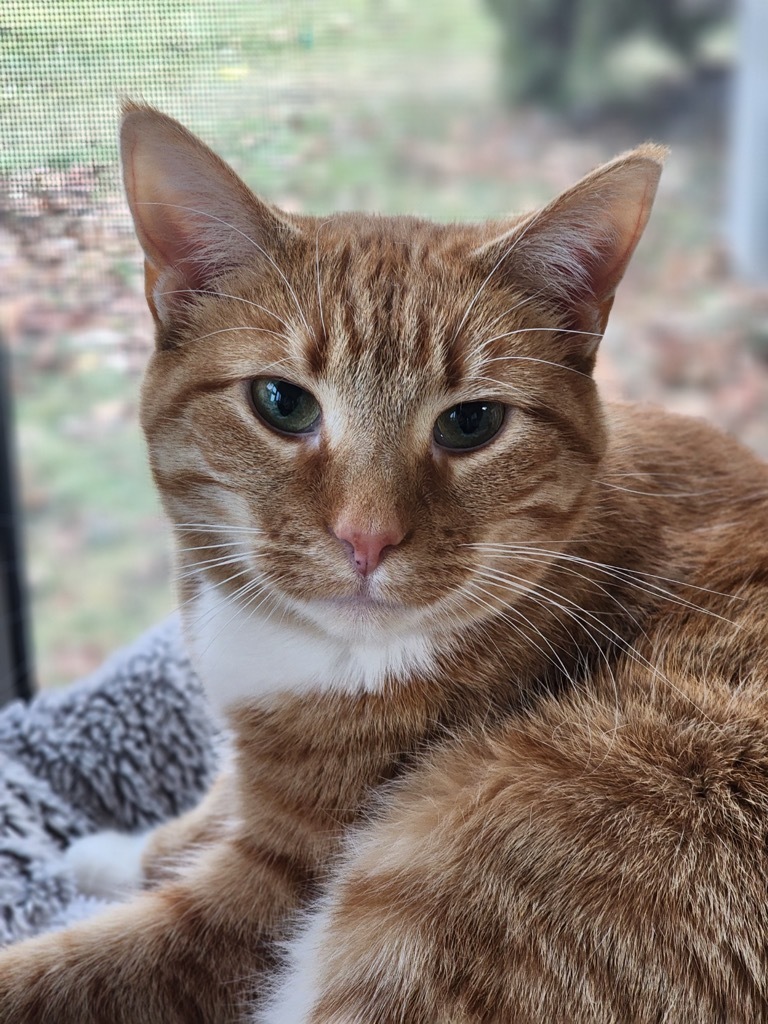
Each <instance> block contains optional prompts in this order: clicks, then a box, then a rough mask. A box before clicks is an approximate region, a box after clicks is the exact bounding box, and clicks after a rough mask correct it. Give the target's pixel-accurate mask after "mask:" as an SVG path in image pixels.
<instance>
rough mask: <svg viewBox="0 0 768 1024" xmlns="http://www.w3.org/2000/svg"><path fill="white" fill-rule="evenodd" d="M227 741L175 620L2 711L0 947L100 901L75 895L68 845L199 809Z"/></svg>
mask: <svg viewBox="0 0 768 1024" xmlns="http://www.w3.org/2000/svg"><path fill="white" fill-rule="evenodd" d="M218 745H219V744H218V737H217V733H216V729H215V725H214V723H213V720H212V718H211V716H210V713H209V712H208V710H207V708H206V704H205V699H204V697H203V694H202V690H201V687H200V683H199V681H198V679H197V677H196V676H195V673H194V672H193V670H192V668H191V666H190V664H189V661H188V659H187V656H186V653H185V651H184V646H183V642H182V638H181V631H180V627H179V624H178V621H177V620H176V619H175V618H173V619H169V620H168V621H167V622H165V623H163V624H162V625H161V626H159V627H157V628H156V629H154V630H152V631H151V632H149V633H147V634H145V635H144V636H143V637H142V638H141V639H140V640H139V641H137V643H135V644H134V645H133V646H131V647H129V648H126V649H125V650H122V651H119V652H118V653H117V654H116V655H114V656H113V657H112V658H111V659H110V660H109V661H108V662H107V663H106V664H105V665H104V666H102V668H101V669H100V670H99V671H97V672H96V673H95V674H94V675H92V676H90V677H89V678H87V679H85V680H82V681H81V682H79V683H76V684H74V685H73V686H71V687H69V688H68V689H66V690H63V691H56V692H51V693H45V694H42V695H40V696H39V697H37V698H36V699H35V700H34V701H32V702H31V703H30V704H25V703H23V702H21V701H17V702H15V703H14V704H11V705H9V706H7V707H5V708H3V709H2V710H1V711H0V910H1V911H2V913H0V944H3V943H7V942H13V941H16V940H17V939H20V938H24V937H26V936H29V935H34V934H36V933H37V932H40V931H45V930H47V929H50V928H54V927H58V926H60V925H62V924H66V923H68V922H70V921H72V920H76V919H78V918H80V917H83V916H86V915H87V914H90V913H93V912H94V911H95V910H97V909H99V907H100V906H101V905H102V904H100V903H99V901H98V900H96V899H94V898H91V897H85V896H82V895H80V894H78V892H77V888H76V885H75V880H74V876H73V874H72V870H71V868H70V867H69V865H68V864H67V862H66V860H65V858H64V850H65V849H66V848H67V846H68V845H69V844H70V843H71V842H72V841H73V840H74V839H76V838H79V837H80V836H85V835H88V834H89V833H92V832H96V831H98V830H100V829H117V830H121V831H126V832H133V831H137V830H141V829H146V828H148V827H150V826H152V825H156V824H158V823H159V822H161V821H163V820H165V819H166V818H169V817H171V816H173V815H176V814H179V813H180V812H182V811H184V810H186V809H187V808H189V807H191V806H192V805H194V804H195V803H196V802H197V800H198V799H199V798H200V796H201V795H202V794H203V793H204V792H205V790H206V788H207V787H208V785H209V784H210V782H211V780H212V776H213V774H214V772H215V768H216V762H217V747H218Z"/></svg>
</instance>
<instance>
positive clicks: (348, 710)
mask: <svg viewBox="0 0 768 1024" xmlns="http://www.w3.org/2000/svg"><path fill="white" fill-rule="evenodd" d="M123 154H124V166H125V175H126V186H127V190H128V195H129V200H130V202H131V206H132V210H133V214H134V219H135V222H136V228H137V233H138V236H139V239H140V241H141V243H142V245H143V247H144V251H145V253H146V258H147V275H146V281H147V297H148V301H149V304H150V307H151V309H152V311H153V314H154V316H155V320H156V323H157V341H158V345H157V351H156V353H155V355H154V357H153V359H152V362H151V365H150V367H149V369H148V372H147V378H146V383H145V388H144V400H143V408H142V422H143V426H144V429H145V432H146V435H147V439H148V444H149V451H150V460H151V464H152V469H153V472H154V475H155V479H156V481H157V483H158V487H159V489H160V493H161V495H162V498H163V501H164V503H165V507H166V509H167V511H168V514H169V516H170V518H171V521H172V522H173V524H174V528H175V531H176V538H177V544H178V560H179V566H180V570H181V575H182V581H183V582H182V588H181V596H182V598H183V599H184V600H185V602H186V604H185V606H184V607H185V609H186V611H185V616H186V621H185V625H186V629H187V636H188V639H189V642H190V646H191V648H192V650H193V652H195V653H196V655H197V658H198V664H199V667H200V668H201V671H202V674H203V676H204V679H205V682H206V685H207V687H208V691H209V693H210V695H211V697H212V699H214V700H216V701H218V702H219V703H220V704H221V705H222V706H223V707H224V710H225V711H226V713H227V714H228V716H229V720H230V724H231V726H232V728H233V731H234V735H235V747H236V758H235V766H234V774H233V775H232V776H231V777H230V779H229V781H228V782H223V783H221V786H220V789H219V790H218V791H217V792H216V793H214V794H213V795H212V796H211V797H210V798H209V801H208V802H207V804H205V805H203V806H202V807H201V808H200V809H198V811H196V812H193V814H192V815H191V816H189V817H187V818H186V819H182V821H181V822H179V823H176V824H174V825H171V826H169V827H168V828H166V829H165V830H162V831H161V832H160V833H158V835H157V836H156V837H155V840H154V842H153V847H152V849H151V850H150V853H149V860H148V864H147V870H148V874H149V875H150V876H152V877H153V879H155V880H157V879H161V881H160V884H159V885H158V887H157V888H155V889H153V890H151V891H148V892H146V893H144V894H142V895H141V896H139V897H138V898H137V899H136V900H135V901H134V902H133V903H131V904H128V905H127V906H125V907H123V908H121V909H119V910H117V911H114V912H112V913H110V914H108V915H106V916H104V917H103V918H101V919H99V920H97V921H92V922H86V923H84V924H82V925H80V926H78V927H76V928H73V929H70V930H69V931H67V932H65V933H63V934H61V935H53V936H44V937H42V938H39V939H37V940H35V941H33V942H30V943H25V944H22V945H20V946H18V947H17V948H14V949H11V950H9V951H7V952H5V953H4V954H3V955H2V957H0V1020H3V1021H5V1020H7V1021H13V1022H14V1024H44V1022H50V1024H89V1022H92V1024H107V1022H108V1024H158V1022H160V1021H162V1022H163V1024H172V1022H178V1024H182V1022H184V1024H191V1022H196V1021H199V1022H210V1024H226V1022H236V1021H245V1020H246V1019H253V1020H263V1021H269V1022H277V1021H283V1022H285V1024H361V1022H365V1024H390V1022H401V1024H448V1022H450V1024H459V1022H466V1024H469V1022H472V1024H480V1022H484V1024H518V1022H519V1024H545V1022H546V1024H549V1022H551V1021H553V1020H568V1021H573V1022H574V1024H582V1022H583V1024H587V1022H599V1024H603V1022H605V1024H608V1022H617V1024H618V1022H621V1024H646V1022H647V1024H650V1022H665V1024H684V1022H689V1021H694V1020H695V1021H697V1022H704V1024H715V1022H720V1021H726V1020H727V1021H735V1022H738V1021H745V1022H746V1021H757V1020H760V1019H768V1002H766V1000H767V999H768V968H766V956H765V945H766V937H767V936H768V921H766V914H768V911H766V910H765V909H764V908H765V905H766V901H765V888H766V881H768V865H767V864H766V853H765V835H764V833H765V827H766V823H767V822H768V784H767V783H766V778H768V731H766V727H765V712H766V707H765V703H766V698H765V696H764V694H765V686H764V681H765V674H766V656H765V649H766V640H768V602H767V601H766V597H765V581H766V579H768V541H767V540H766V539H765V529H764V526H765V515H766V504H767V499H768V473H767V472H766V469H765V467H764V466H763V465H762V464H761V463H759V462H758V461H757V460H756V459H755V458H754V457H753V456H752V455H750V454H749V453H748V452H747V451H746V450H744V449H743V448H741V447H740V446H739V445H738V444H737V443H736V442H734V441H732V440H730V439H728V438H725V437H723V436H722V435H720V434H718V433H717V432H715V431H714V430H712V429H710V428H709V427H707V426H705V425H704V424H701V423H697V422H693V421H689V420H684V419H679V418H676V417H672V416H668V415H666V414H664V413H662V412H660V411H658V410H652V409H644V408H640V407H635V406H625V405H616V406H611V407H607V408H604V407H603V406H602V404H601V402H600V400H599V397H598V395H597V393H596V390H595V387H594V384H593V381H592V378H591V370H592V367H593V364H594V359H595V351H596V347H597V341H598V340H599V335H600V334H601V332H602V331H603V329H604V327H605V321H606V318H607V316H608V312H609V311H610V306H611V303H612V301H613V295H614V292H615V288H616V286H617V284H618V282H619V280H620V279H621V276H622V274H623V272H624V269H625V267H626V264H627V261H628V260H629V258H630V257H631V255H632V252H633V250H634V247H635V245H636V243H637V241H638V239H639V237H640V234H641V233H642V230H643V227H644V225H645V222H646V220H647V217H648V214H649V212H650V206H651V202H652V198H653V193H654V191H655V187H656V182H657V180H658V175H659V171H660V160H661V157H662V155H663V152H662V151H661V150H660V149H659V148H658V147H653V146H644V147H640V148H639V149H637V150H635V151H633V152H631V153H628V154H626V155H625V156H623V157H620V158H618V159H617V160H616V161H613V162H612V163H610V164H607V165H606V166H604V167H603V168H600V169H598V170H597V171H595V172H593V173H592V174H591V175H589V176H588V177H587V178H585V179H584V180H583V181H582V182H580V183H579V184H577V185H576V186H575V187H574V188H573V189H571V190H569V191H568V192H566V193H564V194H563V195H562V196H560V197H558V198H557V199H556V200H555V201H554V202H553V203H551V204H549V205H548V206H547V207H545V208H544V209H543V210H541V211H539V212H538V213H537V214H533V215H530V216H528V217H522V218H513V219H510V220H509V221H508V222H505V223H495V224H482V225H475V226H471V225H464V226H456V225H453V226H440V225H435V224H431V223H428V222H425V221H421V220H418V219H414V218H377V217H371V216H364V215H361V214H340V215H336V216H333V217H330V218H327V219H323V220H318V219H314V218H310V217H304V216H297V215H289V214H286V213H283V212H281V211H278V210H275V209H274V208H272V207H270V206H269V205H268V204H266V203H263V202H261V201H260V200H258V199H256V198H255V197H253V196H252V195H251V193H249V192H248V190H247V189H246V188H245V186H244V185H243V184H242V183H241V182H240V181H239V180H238V179H237V178H236V177H235V176H234V174H233V173H232V171H231V170H230V169H229V168H227V167H226V165H224V164H223V163H222V162H221V161H220V160H219V159H218V158H217V157H215V156H214V155H213V154H212V153H211V152H210V151H209V150H208V149H207V148H206V147H204V146H203V144H202V143H200V142H199V141H198V140H196V139H195V138H194V137H193V136H191V135H190V134H189V133H187V132H186V131H185V129H183V128H182V127H181V126H180V125H178V124H177V123H176V122H173V121H171V120H170V119H169V118H166V117H164V116H163V115H161V114H159V113H157V112H156V111H153V110H151V109H150V108H146V107H141V106H129V107H128V109H127V111H126V117H125V122H124V127H123ZM255 378H269V379H272V380H279V381H288V382H290V383H291V384H293V385H295V386H297V387H299V388H302V389H304V390H305V391H306V392H309V393H310V394H311V395H312V396H314V399H316V400H317V403H319V407H320V409H321V410H322V414H321V419H320V420H318V421H317V423H316V425H315V426H313V427H312V428H311V429H310V430H308V432H307V433H304V434H287V433H282V434H281V433H278V432H276V431H275V430H274V429H272V428H271V427H270V426H269V425H268V424H267V422H265V421H264V420H263V419H262V418H261V417H260V415H259V414H257V412H256V411H255V409H254V407H253V405H252V401H251V398H250V397H249V393H250V384H251V382H252V381H253V380H254V379H255ZM483 402H485V403H488V402H497V403H502V404H503V405H504V407H505V414H504V417H505V418H504V421H503V425H502V426H501V428H500V429H499V431H498V433H497V434H496V435H495V436H493V437H490V439H488V441H487V443H485V444H484V445H482V446H479V447H477V448H476V449H475V450H472V451H469V452H466V453H460V454H458V453H455V452H451V451H449V450H448V449H446V448H445V447H442V446H441V444H440V443H438V441H437V440H436V438H435V437H434V436H433V426H434V424H435V422H436V421H437V420H438V418H439V417H441V416H442V415H443V414H445V413H446V411H447V410H450V409H453V408H455V407H456V406H459V405H461V406H463V407H465V406H468V405H471V404H472V403H474V404H475V405H477V404H478V403H483ZM473 407H474V406H473ZM339 523H343V524H344V530H343V532H344V537H352V538H353V539H352V540H351V541H349V540H346V539H342V538H341V537H340V533H341V532H342V530H341V528H340V527H339V525H338V524H339ZM393 523H394V524H397V527H398V529H397V530H396V531H395V530H393V529H391V524H393ZM350 524H351V525H350ZM358 535H359V536H363V537H373V538H376V537H386V538H387V544H386V547H385V548H384V549H383V550H382V551H381V553H380V555H379V554H377V556H376V562H377V565H376V568H375V570H372V571H371V572H368V571H367V570H366V571H365V572H363V571H362V570H360V564H363V562H364V560H362V562H361V560H359V559H358V560H357V563H356V562H355V560H354V559H353V558H352V557H351V556H352V555H353V554H354V551H353V549H354V548H355V544H357V543H358V541H357V540H356V539H355V538H356V537H358ZM361 543H362V542H361ZM222 551H223V552H224V554H223V555H222ZM379 563H380V564H379ZM356 564H357V568H356ZM190 850H191V851H192V853H191V854H190ZM182 853H183V856H180V855H181V854H182ZM176 861H178V863H179V865H182V866H179V867H178V869H175V868H174V867H173V865H174V863H175V862H176ZM169 874H170V875H171V877H167V876H168V875H169ZM162 879H164V880H162ZM313 908H314V909H313ZM301 912H304V913H305V915H306V923H305V924H304V925H301V924H300V921H301V917H300V914H301ZM292 936H295V937H294V938H292ZM286 940H291V945H290V950H291V952H290V953H289V954H288V957H287V962H286V966H285V968H284V971H281V970H279V969H278V963H279V961H280V960H281V959H283V953H282V952H281V951H282V950H283V949H284V942H285V941H286ZM280 978H284V980H282V981H281V980H280ZM272 990H273V995H272V996H271V997H270V996H268V993H269V992H270V991H272ZM249 1014H252V1015H255V1016H248V1015H249Z"/></svg>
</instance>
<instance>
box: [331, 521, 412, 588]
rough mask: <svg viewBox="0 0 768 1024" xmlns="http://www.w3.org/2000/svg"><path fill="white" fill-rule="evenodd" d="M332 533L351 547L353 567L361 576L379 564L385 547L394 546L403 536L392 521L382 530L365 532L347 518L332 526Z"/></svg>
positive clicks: (398, 527)
mask: <svg viewBox="0 0 768 1024" xmlns="http://www.w3.org/2000/svg"><path fill="white" fill-rule="evenodd" d="M333 533H334V535H335V536H336V537H338V538H339V540H340V541H343V542H344V543H345V544H348V545H349V546H350V547H351V549H352V552H351V554H352V559H353V561H354V563H355V568H356V569H357V571H358V572H359V573H360V575H361V576H367V575H368V574H369V573H372V572H373V570H374V569H375V568H376V566H377V565H379V564H380V562H381V560H382V558H383V557H384V552H385V551H386V550H387V548H393V547H396V546H397V545H398V544H399V543H400V541H401V540H402V539H403V536H404V534H403V531H402V529H401V528H400V526H399V524H395V523H392V524H390V526H388V527H387V528H385V529H383V530H376V531H375V532H372V533H366V531H365V530H361V529H359V528H358V527H357V526H355V525H354V523H351V522H349V521H348V520H342V521H341V522H340V523H338V524H337V525H336V526H335V527H334V528H333Z"/></svg>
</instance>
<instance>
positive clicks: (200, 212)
mask: <svg viewBox="0 0 768 1024" xmlns="http://www.w3.org/2000/svg"><path fill="white" fill-rule="evenodd" d="M139 205H141V206H165V207H168V208H169V209H172V210H183V211H184V212H185V213H196V214H197V215H198V216H200V217H207V218H208V219H209V220H212V221H215V222H216V223H217V224H221V225H222V226H223V227H225V228H229V229H230V231H234V232H236V233H237V234H238V235H240V237H241V238H244V239H245V240H246V242H248V244H249V245H252V246H253V247H254V249H256V250H257V251H258V252H260V253H261V254H262V256H263V257H264V258H265V259H266V260H267V262H268V263H270V264H271V265H272V266H273V267H274V268H275V270H276V271H277V273H278V274H279V275H280V277H281V278H282V280H283V282H284V283H285V286H286V288H287V289H288V292H289V293H290V295H291V297H292V299H293V301H294V302H295V304H296V310H297V312H298V314H299V316H300V317H301V319H302V322H303V324H304V326H305V327H306V329H307V332H308V333H309V335H310V336H311V335H312V328H311V327H310V326H309V323H308V321H307V318H306V317H305V316H304V311H303V310H302V308H301V304H300V303H299V299H298V296H297V295H296V292H295V291H294V290H293V287H292V285H291V282H290V281H289V280H288V278H287V277H286V276H285V274H284V273H283V271H282V270H281V269H280V267H279V266H278V265H277V263H276V262H275V260H274V258H273V257H272V256H271V255H270V253H268V252H267V250H266V249H265V248H264V247H263V246H261V245H259V243H258V242H257V241H256V240H255V239H254V238H251V237H250V235H248V234H246V232H245V231H241V230H240V228H238V227H235V225H234V224H230V223H229V222H228V221H226V220H224V219H223V218H221V217H217V216H216V215H215V214H213V213H209V212H208V211H207V210H196V209H195V208H194V207H192V206H183V205H182V204H181V203H161V202H142V203H140V204H139Z"/></svg>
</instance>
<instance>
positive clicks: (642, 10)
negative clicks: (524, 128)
mask: <svg viewBox="0 0 768 1024" xmlns="http://www.w3.org/2000/svg"><path fill="white" fill-rule="evenodd" d="M486 2H487V4H488V6H489V8H490V9H491V11H492V12H493V13H494V15H495V16H496V17H497V18H498V20H499V22H500V25H501V30H502V32H501V40H500V44H501V88H502V92H503V95H504V99H505V100H506V102H507V103H508V104H509V105H510V106H514V105H515V104H518V103H520V102H529V101H532V102H541V103H545V104H547V105H549V106H552V107H554V108H557V109H560V110H565V111H573V112H580V111H585V110H587V111H589V110H595V109H599V108H601V107H605V106H609V105H612V104H613V103H615V102H616V101H620V102H621V101H632V100H642V99H643V98H644V97H646V96H647V95H648V94H650V93H652V92H653V91H654V89H656V88H657V87H659V86H662V87H663V86H667V85H670V84H675V83H677V82H680V81H681V80H682V79H684V78H685V77H686V75H688V74H689V73H690V72H691V71H692V70H694V69H695V68H696V67H697V66H698V65H699V64H700V63H708V62H709V63H711V62H712V61H718V62H719V61H720V60H721V59H722V57H723V55H724V52H723V51H724V50H725V51H726V52H727V49H728V47H727V45H726V46H725V47H724V46H723V45H721V38H722V36H723V34H724V32H725V33H727V25H728V15H729V11H730V7H731V5H730V3H729V2H728V0H486Z"/></svg>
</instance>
